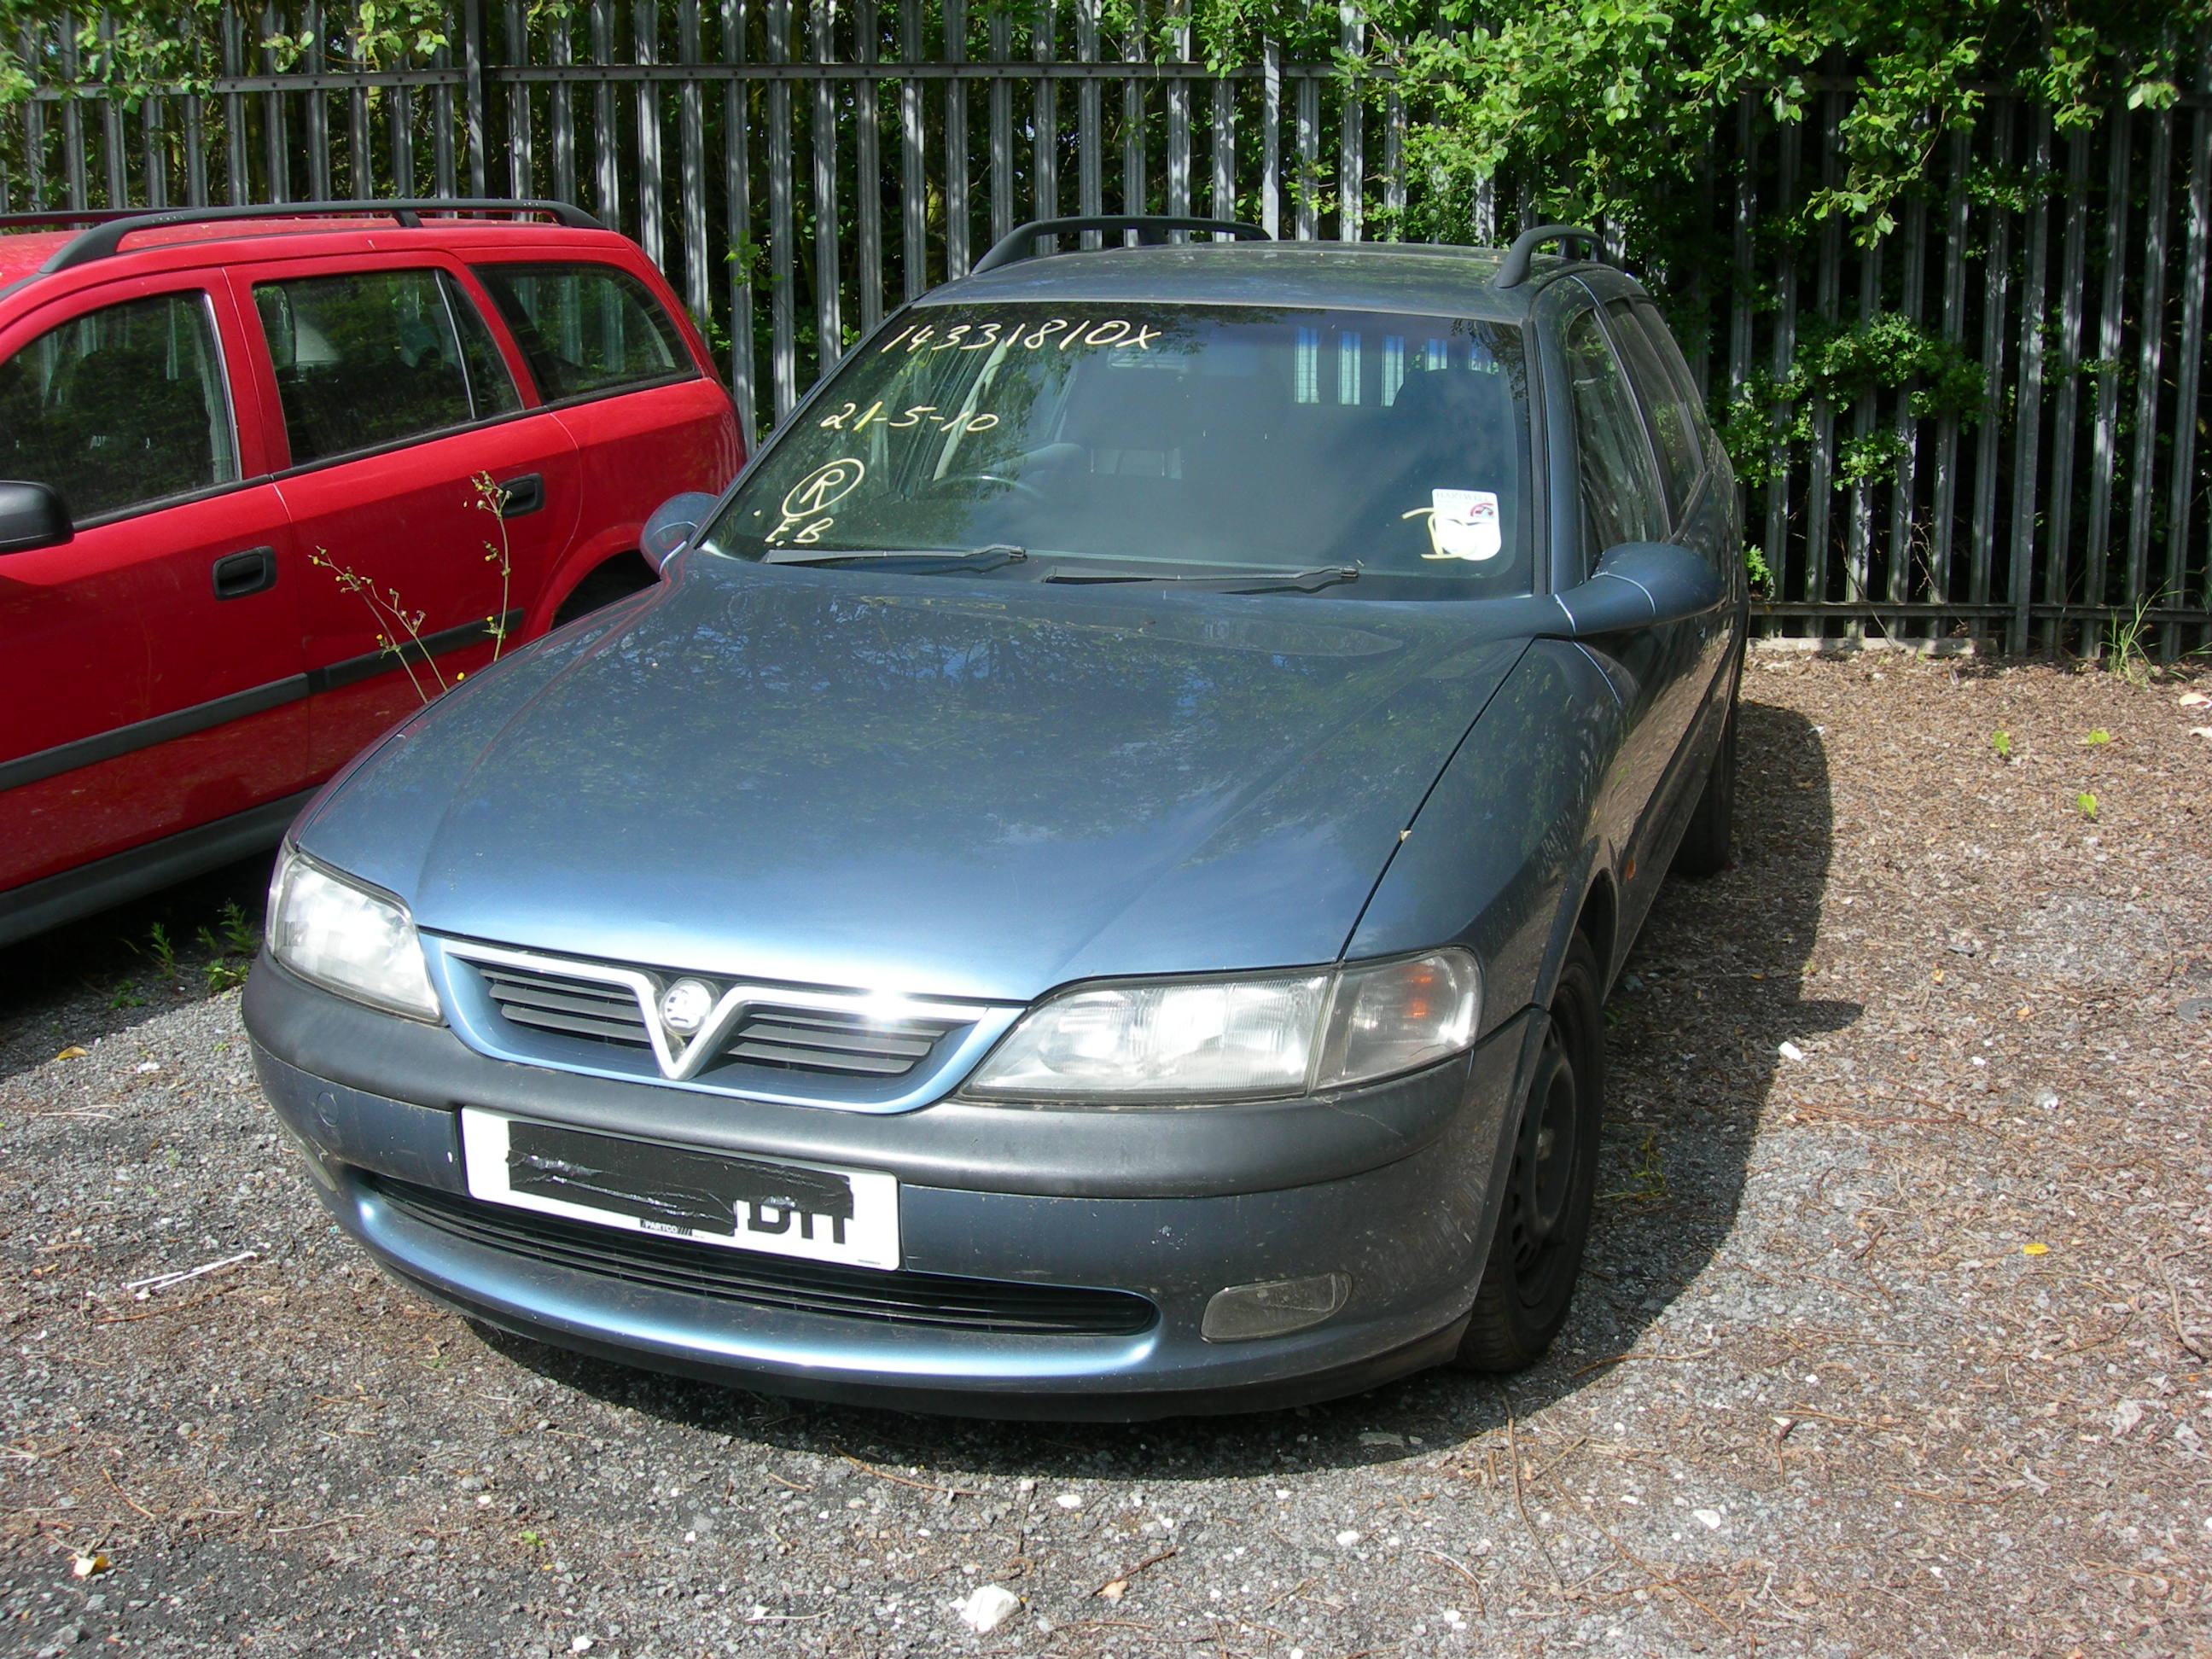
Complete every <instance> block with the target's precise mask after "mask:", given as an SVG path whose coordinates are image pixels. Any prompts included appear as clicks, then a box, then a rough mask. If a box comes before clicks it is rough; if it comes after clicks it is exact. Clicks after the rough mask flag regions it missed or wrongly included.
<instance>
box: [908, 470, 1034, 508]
mask: <svg viewBox="0 0 2212 1659" xmlns="http://www.w3.org/2000/svg"><path fill="white" fill-rule="evenodd" d="M957 483H989V484H1000V485H1003V486H1004V487H1005V488H1006V489H1011V490H1013V491H1014V492H1015V493H1016V494H1018V495H1026V496H1028V497H1029V498H1030V500H1031V501H1042V500H1043V499H1044V491H1042V489H1038V488H1037V487H1036V485H1035V484H1033V483H1024V482H1023V481H1022V480H1021V479H1019V478H1009V477H1005V476H1003V475H1002V474H1000V473H996V472H948V473H946V474H945V477H941V478H936V479H933V480H932V481H931V483H930V486H929V487H930V488H931V489H945V488H947V487H948V486H950V485H952V484H957Z"/></svg>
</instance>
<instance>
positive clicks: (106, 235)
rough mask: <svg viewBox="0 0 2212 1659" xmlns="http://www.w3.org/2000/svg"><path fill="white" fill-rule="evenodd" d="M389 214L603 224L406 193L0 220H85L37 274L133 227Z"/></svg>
mask: <svg viewBox="0 0 2212 1659" xmlns="http://www.w3.org/2000/svg"><path fill="white" fill-rule="evenodd" d="M364 213H379V214H389V215H391V216H392V217H393V218H396V219H397V220H398V221H399V222H400V224H401V225H402V226H404V227H405V228H407V229H410V230H413V229H416V228H419V227H420V226H421V224H422V216H423V215H424V214H426V213H428V214H440V215H443V214H462V213H504V214H509V215H520V214H533V215H539V216H550V217H551V218H553V219H555V220H556V221H558V222H560V223H562V224H563V225H565V226H567V227H568V228H570V229H572V230H605V228H606V227H605V225H603V224H601V223H600V222H599V221H598V220H597V219H594V218H593V217H592V216H591V215H590V214H588V213H586V212H585V211H584V210H583V209H581V208H580V207H577V206H574V204H570V203H568V202H550V201H524V200H519V199H514V198H501V197H482V198H477V197H447V198H443V199H441V198H438V197H412V198H408V199H404V200H398V201H365V202H264V203H260V204H253V205H246V206H235V207H197V208H161V209H154V210H147V209H94V210H89V211H70V210H58V211H55V212H51V213H10V214H6V215H0V225H12V224H64V225H69V224H85V223H88V222H89V223H91V224H92V228H91V229H89V230H88V231H86V232H85V233H84V234H82V235H81V236H77V237H75V238H73V239H71V240H70V242H69V244H68V245H67V246H64V248H62V249H61V251H60V252H58V253H56V254H55V255H54V256H53V258H51V259H49V260H47V261H46V264H43V265H40V267H39V272H40V275H41V276H52V274H53V273H54V272H56V271H58V270H74V269H76V267H77V266H79V265H83V264H91V263H92V262H93V261H94V260H95V259H105V258H110V257H112V255H113V254H114V253H115V252H117V251H118V250H119V249H120V248H121V247H122V246H123V239H124V238H125V236H128V235H130V234H131V233H132V232H133V231H139V230H158V229H161V228H166V227H167V226H170V225H202V224H213V223H219V222H222V221H223V220H225V219H309V218H315V217H319V216H322V215H325V214H330V215H338V214H347V215H359V214H364Z"/></svg>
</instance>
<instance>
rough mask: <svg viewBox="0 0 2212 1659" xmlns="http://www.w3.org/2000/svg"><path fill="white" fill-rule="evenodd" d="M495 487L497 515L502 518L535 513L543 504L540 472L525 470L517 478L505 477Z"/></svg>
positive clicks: (543, 491) (543, 494) (543, 484)
mask: <svg viewBox="0 0 2212 1659" xmlns="http://www.w3.org/2000/svg"><path fill="white" fill-rule="evenodd" d="M497 488H498V489H499V500H500V507H499V516H500V517H501V518H502V519H519V518H520V517H522V515H523V514H524V513H535V512H536V511H538V508H539V507H543V506H544V505H545V479H544V475H542V474H540V473H536V472H526V473H524V474H523V475H522V476H521V477H519V478H509V479H507V481H506V482H505V483H501V484H500V485H499V486H497Z"/></svg>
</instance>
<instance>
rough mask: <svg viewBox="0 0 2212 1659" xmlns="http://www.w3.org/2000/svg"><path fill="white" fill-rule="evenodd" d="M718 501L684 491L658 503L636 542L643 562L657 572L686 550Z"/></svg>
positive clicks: (701, 494) (692, 491)
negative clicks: (643, 559)
mask: <svg viewBox="0 0 2212 1659" xmlns="http://www.w3.org/2000/svg"><path fill="white" fill-rule="evenodd" d="M719 499H720V497H718V496H714V495H707V494H706V493H704V492H703V491H701V490H696V489H687V490H685V491H684V494H682V495H671V496H670V497H669V498H668V499H667V500H666V501H663V502H661V504H660V505H659V507H655V508H654V509H653V516H652V517H651V518H649V519H647V520H646V521H645V530H644V533H642V534H641V535H640V536H639V537H638V538H637V543H638V546H637V550H638V551H639V553H641V554H642V555H643V556H644V558H645V562H647V564H649V565H651V566H652V567H653V568H654V569H655V570H658V569H659V568H661V566H663V565H665V564H666V563H667V562H668V561H669V560H670V559H671V558H673V557H675V556H676V555H677V554H678V553H680V552H682V551H683V550H684V549H685V548H687V547H689V546H690V544H691V542H692V539H693V538H695V537H696V536H697V535H698V533H699V528H700V526H702V525H703V524H705V523H706V522H707V518H708V514H709V513H712V512H714V503H715V501H717V500H719Z"/></svg>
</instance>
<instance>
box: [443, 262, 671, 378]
mask: <svg viewBox="0 0 2212 1659" xmlns="http://www.w3.org/2000/svg"><path fill="white" fill-rule="evenodd" d="M474 269H475V270H476V275H477V281H478V282H480V283H483V285H484V289H485V291H486V292H487V293H489V295H491V299H492V303H493V304H494V305H495V306H497V307H499V313H500V315H501V317H503V318H505V319H506V320H507V327H508V328H509V329H510V330H512V331H513V334H514V337H515V341H516V343H518V344H520V346H521V348H522V355H523V356H524V357H525V358H526V360H527V361H528V362H529V364H530V372H531V374H532V375H534V376H535V377H536V378H537V380H538V391H539V392H540V393H541V394H542V395H543V396H544V398H545V400H546V401H547V402H548V403H558V402H560V401H562V399H564V398H587V397H591V396H592V395H594V394H596V393H600V392H613V391H617V390H619V389H621V388H622V387H623V386H638V385H641V384H644V383H646V382H647V381H653V380H670V379H672V378H674V377H676V376H678V375H688V374H695V373H696V366H695V365H694V364H693V363H692V362H691V356H690V353H689V352H688V351H686V350H685V349H684V340H683V337H682V336H681V335H679V334H678V332H677V330H676V324H675V322H674V320H673V319H671V318H670V316H669V315H668V313H667V312H666V311H665V310H664V309H663V308H662V307H661V305H660V302H659V301H657V300H655V299H654V298H653V295H652V293H651V291H650V290H649V289H647V287H646V286H645V284H644V283H641V282H639V281H638V280H637V278H636V277H635V276H631V275H630V274H629V272H628V271H624V270H616V269H615V268H614V267H613V266H611V265H600V264H490V265H477V266H476V267H475V268H474Z"/></svg>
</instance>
